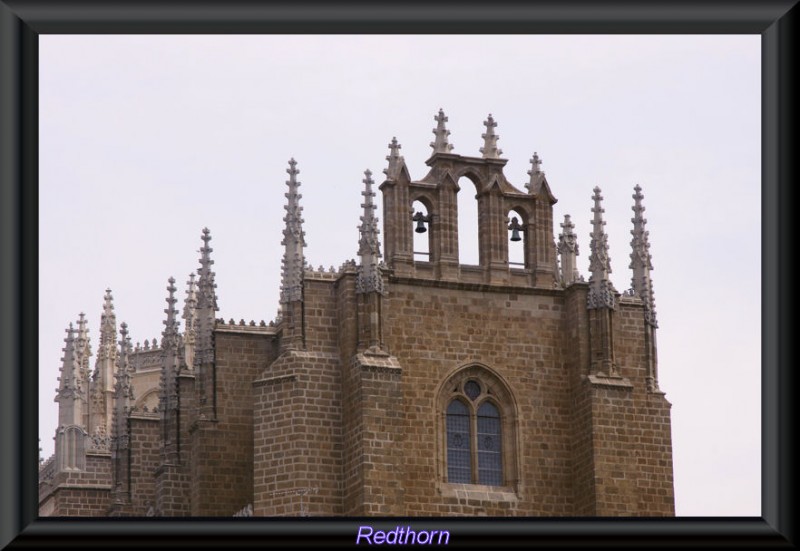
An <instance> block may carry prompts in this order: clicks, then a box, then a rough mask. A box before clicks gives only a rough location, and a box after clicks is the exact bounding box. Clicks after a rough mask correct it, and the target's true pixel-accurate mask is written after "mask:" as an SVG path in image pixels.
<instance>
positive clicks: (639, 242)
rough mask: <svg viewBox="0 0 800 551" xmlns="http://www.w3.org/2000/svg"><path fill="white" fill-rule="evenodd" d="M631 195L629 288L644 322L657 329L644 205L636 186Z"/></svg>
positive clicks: (640, 191)
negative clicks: (641, 307)
mask: <svg viewBox="0 0 800 551" xmlns="http://www.w3.org/2000/svg"><path fill="white" fill-rule="evenodd" d="M633 190H634V194H633V195H632V197H633V200H634V204H633V207H631V209H632V210H633V214H634V216H633V218H631V222H633V229H632V230H631V235H632V236H633V239H632V240H631V263H630V266H629V267H630V268H631V269H633V279H632V281H631V287H632V289H633V293H634V295H635V296H637V297H639V298H640V299H641V300H642V302H644V305H645V321H647V323H649V324H650V325H652V326H653V327H658V323H657V321H656V305H655V294H654V293H653V282H652V280H651V278H650V270H652V269H653V262H652V256H651V255H650V242H649V239H648V237H649V235H650V232H648V231H647V230H645V224H647V219H646V218H645V217H644V216H643V215H644V210H645V208H644V205H642V199H644V195H642V188H641V187H640V186H639V185H638V184H637V185H636V186H635V187H634V188H633Z"/></svg>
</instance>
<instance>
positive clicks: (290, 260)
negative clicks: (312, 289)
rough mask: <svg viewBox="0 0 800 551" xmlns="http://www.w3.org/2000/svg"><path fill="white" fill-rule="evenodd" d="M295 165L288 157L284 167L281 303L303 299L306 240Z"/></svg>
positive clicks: (297, 172)
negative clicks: (287, 190) (286, 176)
mask: <svg viewBox="0 0 800 551" xmlns="http://www.w3.org/2000/svg"><path fill="white" fill-rule="evenodd" d="M296 165H297V162H296V161H295V160H294V158H292V159H289V168H287V169H286V172H288V173H289V180H287V181H286V185H287V186H289V192H288V193H286V194H285V197H286V198H287V199H288V201H287V204H286V206H285V207H284V208H285V209H286V216H285V217H284V218H283V221H284V222H286V228H285V229H284V230H283V241H281V245H283V246H284V247H285V248H284V253H283V261H282V264H283V270H282V274H281V276H282V277H281V303H282V304H286V303H289V302H294V301H302V300H303V291H302V290H303V271H304V268H305V257H304V256H303V247H305V245H306V241H305V232H304V231H303V217H302V212H303V207H301V206H300V199H301V198H302V197H303V196H302V195H301V194H300V193H298V192H297V189H298V188H299V187H300V182H298V181H297V175H298V174H299V173H300V171H299V170H297V168H295V167H296Z"/></svg>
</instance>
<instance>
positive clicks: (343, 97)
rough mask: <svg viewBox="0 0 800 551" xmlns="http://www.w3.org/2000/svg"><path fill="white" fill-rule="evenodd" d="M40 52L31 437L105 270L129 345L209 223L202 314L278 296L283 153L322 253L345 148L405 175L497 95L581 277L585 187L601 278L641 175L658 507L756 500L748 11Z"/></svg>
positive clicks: (499, 110) (621, 262)
mask: <svg viewBox="0 0 800 551" xmlns="http://www.w3.org/2000/svg"><path fill="white" fill-rule="evenodd" d="M39 52H40V80H39V86H40V98H39V102H40V103H39V107H40V116H39V124H40V133H39V139H40V144H39V163H40V170H39V270H40V271H39V361H40V366H39V385H40V389H39V430H40V437H41V446H42V449H43V451H42V455H43V457H45V458H47V457H49V456H50V454H51V453H52V452H53V435H54V433H55V428H56V424H57V419H58V413H57V404H56V403H54V401H53V399H54V396H55V388H56V386H57V384H58V382H57V377H58V374H59V367H60V366H61V356H62V348H63V346H64V337H65V329H66V328H67V326H68V325H69V323H70V322H73V323H75V322H76V321H77V319H78V316H79V314H80V313H81V312H85V313H86V316H87V318H88V327H89V331H90V339H91V344H92V350H93V351H96V350H97V343H98V333H97V329H98V327H99V324H100V315H101V312H102V305H103V295H104V292H105V289H106V288H111V289H112V292H113V296H114V305H115V312H116V315H117V323H118V325H119V324H120V323H121V322H122V321H125V322H127V324H128V326H129V331H130V334H131V338H132V341H133V342H134V343H136V342H137V341H139V342H142V343H143V342H144V340H145V339H150V340H152V338H153V337H157V338H158V339H159V340H160V339H161V331H162V329H163V324H162V321H163V319H164V317H165V316H164V308H165V307H166V302H165V298H166V297H167V291H166V287H167V280H168V278H169V277H171V276H172V277H175V279H176V280H177V284H176V285H177V286H178V292H177V293H176V296H177V297H178V298H179V302H178V304H177V306H178V307H179V308H181V307H182V303H183V297H184V291H185V289H186V285H185V282H186V281H187V280H188V278H189V274H190V273H191V272H193V271H195V270H196V269H197V268H198V267H199V263H198V258H199V253H198V249H199V248H200V246H201V245H202V241H201V239H200V236H201V232H202V229H203V228H204V227H208V228H209V229H210V230H211V235H212V241H211V246H212V247H213V249H214V252H213V253H212V258H213V259H214V260H215V264H214V270H215V272H216V281H217V286H218V287H217V294H218V299H219V308H220V309H219V312H218V317H222V318H224V319H226V320H228V319H230V318H234V319H236V320H237V321H238V320H240V319H244V320H246V321H248V322H249V321H250V320H255V321H256V322H257V323H258V322H259V321H260V320H265V321H267V322H268V321H269V320H272V319H274V318H275V315H276V312H277V308H278V300H279V299H278V297H279V287H280V260H281V254H282V247H281V245H280V242H281V238H282V236H281V231H282V229H283V226H284V223H283V214H284V210H283V205H284V201H285V198H284V193H285V191H286V185H285V182H286V180H287V178H288V175H287V173H286V168H287V167H288V161H289V159H290V158H294V159H296V161H297V168H298V169H299V170H300V173H299V175H298V179H299V180H300V182H301V187H300V191H301V193H302V199H301V201H300V202H301V205H302V206H303V209H304V211H303V215H304V218H305V224H304V229H305V232H306V242H307V247H306V250H305V253H306V259H307V261H308V263H309V264H310V265H312V266H314V267H318V266H320V265H322V266H324V267H325V268H326V269H327V268H328V267H330V266H334V267H337V268H338V267H339V266H340V265H341V264H342V263H343V262H344V261H345V260H348V259H351V258H355V257H356V252H357V250H358V230H357V226H358V223H359V215H360V213H361V212H360V211H361V208H360V204H361V200H362V196H361V191H362V189H363V184H362V179H363V177H364V175H363V173H364V170H366V169H370V170H371V171H372V173H373V178H374V179H375V180H376V183H380V182H381V181H382V176H383V174H382V170H383V169H384V168H385V167H386V164H387V163H386V160H385V157H386V155H388V144H389V142H390V141H391V139H392V137H397V140H398V142H399V143H400V144H401V145H402V150H401V154H402V155H403V156H404V157H405V161H406V164H407V166H408V168H409V170H410V173H411V177H412V179H420V178H422V177H423V176H424V175H425V174H426V173H427V166H426V165H425V160H426V159H427V158H428V157H429V156H430V154H431V151H432V150H431V148H430V145H429V144H430V143H431V142H432V141H433V133H432V132H431V130H432V129H433V128H434V126H435V124H436V123H435V121H434V115H435V114H436V113H437V112H438V110H439V108H442V109H443V110H444V112H445V114H446V115H447V116H448V119H449V120H448V122H447V128H448V129H449V130H450V131H451V134H450V143H451V144H453V146H454V149H453V152H454V153H458V154H461V155H467V156H480V152H479V148H480V147H482V145H483V140H482V139H481V134H482V133H484V132H485V130H486V127H485V126H484V125H483V121H485V120H486V119H487V116H488V114H489V113H491V114H492V116H493V117H494V119H495V121H496V122H497V127H496V128H495V130H496V132H497V134H499V136H500V139H499V141H498V145H499V147H500V148H501V149H502V150H503V157H504V158H506V159H508V164H507V165H506V167H505V174H506V177H507V178H508V179H509V180H510V181H511V182H512V183H513V184H515V185H516V186H517V187H518V188H519V189H521V190H524V187H523V186H524V184H525V183H526V182H527V181H528V175H527V173H526V172H527V171H528V170H529V169H530V159H531V156H532V155H533V152H534V151H536V152H538V154H539V156H540V157H541V158H542V161H543V164H542V170H544V171H545V173H546V174H547V179H548V182H549V183H550V187H551V189H552V191H553V194H554V195H555V196H556V198H557V199H558V202H557V203H556V204H555V205H554V220H555V225H556V226H555V228H554V229H555V235H556V236H558V233H559V232H560V231H561V228H560V227H559V225H558V224H559V223H560V222H561V221H563V218H564V215H565V214H570V215H571V217H572V221H573V223H574V224H575V226H576V227H575V231H576V233H577V234H578V242H579V246H580V255H579V256H578V266H579V269H580V272H581V274H583V275H584V276H585V277H586V278H587V279H588V276H589V272H588V264H589V261H588V257H589V233H590V231H591V227H590V224H589V221H590V220H591V217H592V213H591V210H590V209H591V208H592V189H593V188H594V187H595V186H599V187H600V188H601V189H602V195H603V197H604V201H603V207H604V208H605V220H606V222H607V225H606V231H607V234H608V236H609V237H608V241H609V253H610V257H611V267H612V274H611V280H612V282H613V284H614V285H615V287H616V288H617V289H618V290H619V291H622V290H625V289H628V288H629V287H630V279H631V271H630V270H629V269H628V264H629V262H630V258H629V255H630V241H631V235H630V230H631V228H632V224H631V217H632V215H633V213H632V210H631V207H632V205H633V199H632V198H631V195H632V194H633V187H634V186H635V185H637V184H638V185H640V186H641V187H642V192H643V194H644V196H645V198H644V202H643V203H644V205H645V207H646V213H645V216H646V218H647V220H648V222H647V229H648V230H649V232H650V243H651V249H650V252H651V254H652V256H653V265H654V270H653V272H652V277H653V287H654V290H655V299H656V309H657V312H658V320H659V330H658V359H659V377H660V386H661V389H662V390H664V391H665V392H666V396H667V399H668V400H669V401H670V402H671V403H672V404H673V406H672V438H673V460H674V474H675V500H676V513H677V515H679V516H760V515H761V497H760V496H761V485H760V480H761V463H760V454H761V445H760V442H761V399H760V395H761V361H760V357H761V355H760V352H761V339H760V329H761V300H760V296H761V272H760V265H761V261H760V258H761V229H760V228H761V219H760V211H761V196H760V190H761V182H760V164H761V154H760V151H761V146H760V134H761V119H760V104H761V96H760V93H761V92H760V90H761V88H760V56H761V53H760V37H759V36H758V35H744V36H734V35H715V36H702V35H691V36H677V35H669V36H666V35H665V36H655V35H646V36H645V35H642V36H636V35H625V36H622V35H620V36H603V35H592V36H565V35H553V36H548V35H536V36H534V35H513V36H511V35H509V36H501V35H483V36H457V35H445V36H435V35H428V36H415V35H407V36H381V35H372V36H366V35H365V36H344V35H337V36H312V35H309V36H301V35H294V36H255V35H254V36H197V35H192V36H190V35H185V36H120V35H108V36H101V35H97V36H87V35H82V36H60V35H42V36H41V37H40V38H39ZM377 202H378V211H377V212H378V214H379V216H380V213H381V197H380V193H378V197H377ZM459 204H462V202H460V203H459ZM470 216H475V215H474V213H473V212H468V216H467V215H462V216H460V218H461V219H462V220H465V221H466V226H469V225H470V220H474V219H472V218H469V217H470ZM380 224H382V221H381V222H380ZM472 226H473V227H477V226H476V222H473V224H472ZM472 237H474V239H463V241H464V250H463V251H462V256H463V257H467V258H469V257H470V255H475V249H474V246H476V242H477V237H476V236H472ZM93 365H94V358H92V366H93Z"/></svg>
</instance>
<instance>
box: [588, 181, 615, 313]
mask: <svg viewBox="0 0 800 551" xmlns="http://www.w3.org/2000/svg"><path fill="white" fill-rule="evenodd" d="M592 199H593V200H594V207H593V208H592V212H593V213H594V217H593V218H592V221H591V223H592V233H591V241H590V243H589V248H590V249H591V255H590V256H589V271H590V272H591V276H590V277H589V296H588V298H587V304H586V307H587V308H589V309H593V308H611V309H614V308H616V296H615V294H616V289H614V285H613V284H612V283H611V281H610V280H609V278H608V275H609V274H610V273H611V258H610V257H609V256H608V236H607V235H606V232H605V230H604V229H603V227H604V226H605V225H606V223H605V221H604V220H603V213H604V212H605V209H603V208H602V207H601V206H600V202H601V201H602V200H603V196H602V195H600V188H599V187H595V188H594V196H593V197H592Z"/></svg>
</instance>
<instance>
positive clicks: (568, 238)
mask: <svg viewBox="0 0 800 551" xmlns="http://www.w3.org/2000/svg"><path fill="white" fill-rule="evenodd" d="M561 227H562V228H563V230H564V231H563V232H562V233H560V234H558V245H557V247H556V248H557V250H558V254H559V255H561V280H562V282H563V283H564V286H565V287H569V286H570V285H572V284H573V283H575V282H576V281H578V280H580V277H581V276H580V273H579V272H578V266H577V262H576V259H575V257H577V256H578V254H579V251H578V236H577V235H575V232H574V231H573V230H574V229H575V224H573V223H572V219H571V218H570V215H569V214H565V215H564V222H563V223H562V224H561Z"/></svg>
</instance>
